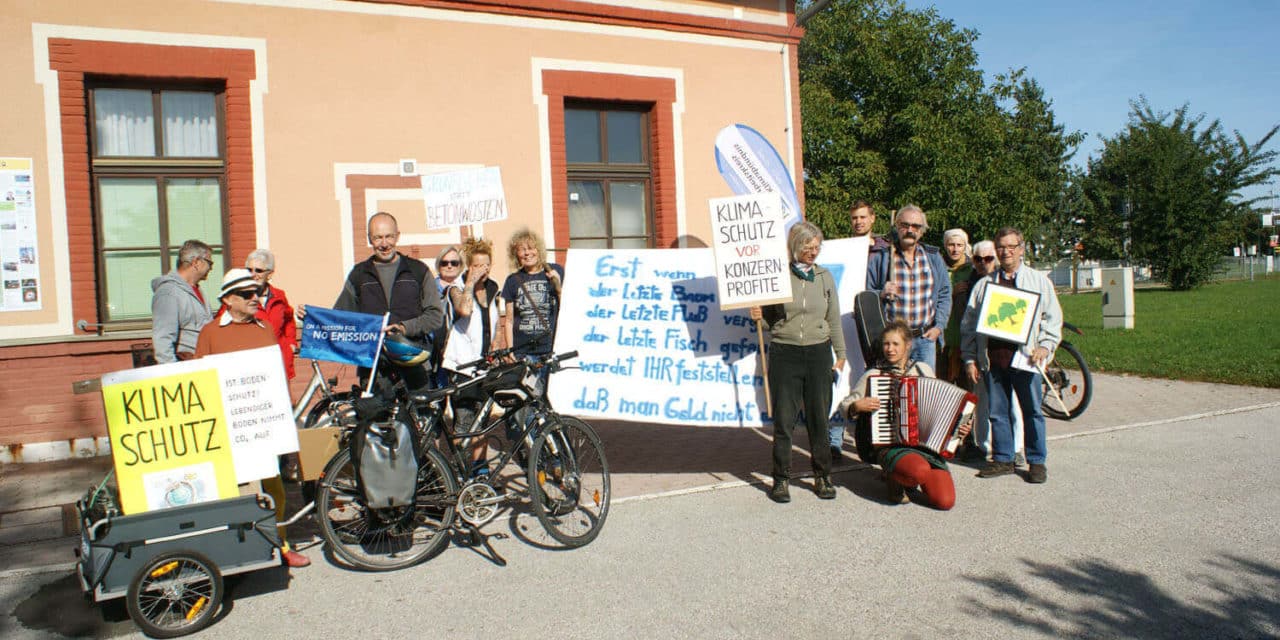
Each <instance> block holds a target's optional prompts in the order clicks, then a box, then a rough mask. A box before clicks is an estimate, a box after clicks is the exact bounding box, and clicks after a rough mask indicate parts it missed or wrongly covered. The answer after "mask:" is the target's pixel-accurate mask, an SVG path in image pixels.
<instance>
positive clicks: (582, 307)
mask: <svg viewBox="0 0 1280 640" xmlns="http://www.w3.org/2000/svg"><path fill="white" fill-rule="evenodd" d="M823 258H831V259H833V261H830V262H829V261H826V260H823ZM834 260H839V261H838V262H837V261H834ZM818 262H819V264H822V265H823V266H825V267H827V268H828V269H830V270H831V272H832V275H833V276H835V279H836V285H837V291H838V293H837V295H838V297H839V298H840V309H841V313H842V319H843V320H844V325H845V334H846V339H845V342H846V344H848V345H850V347H849V348H850V351H851V353H854V354H857V353H858V352H857V351H856V350H857V334H856V333H851V331H852V330H853V329H852V327H853V323H852V320H851V318H850V315H851V313H850V312H851V310H852V308H853V297H854V295H856V294H857V293H858V292H860V291H862V288H863V286H864V284H865V282H866V262H867V241H866V240H865V239H862V240H833V241H829V242H826V243H824V244H823V250H822V254H821V255H820V256H819V258H818ZM566 263H567V264H568V270H567V271H566V273H565V281H564V289H563V294H562V296H561V300H562V303H561V309H560V316H559V324H558V328H557V330H556V352H558V353H559V352H564V351H569V350H577V351H578V353H579V357H578V359H577V360H576V361H571V362H570V363H569V364H570V365H575V364H576V365H577V366H579V367H580V368H579V369H566V370H564V371H562V372H560V373H557V374H556V375H554V376H552V377H551V383H550V386H549V390H548V393H549V394H550V397H551V401H552V403H553V404H554V406H555V407H556V409H558V410H559V411H563V412H564V413H567V414H572V415H578V416H583V417H595V418H606V419H614V420H631V421H643V422H655V423H661V424H688V425H703V426H720V427H724V426H747V427H751V426H759V425H761V424H763V423H765V422H767V420H766V419H765V418H764V417H763V416H762V415H761V413H762V410H761V405H763V403H764V386H763V384H764V380H763V378H762V377H761V375H760V374H759V373H758V370H757V367H758V366H759V358H758V357H757V355H756V351H757V346H756V345H757V344H758V342H757V337H756V332H755V323H753V322H751V319H750V318H749V317H748V316H747V311H746V310H745V309H742V310H737V311H723V310H721V309H720V297H719V293H718V292H717V291H716V282H715V273H716V270H715V258H714V256H713V254H712V250H711V249H633V250H620V249H615V250H604V249H570V250H569V256H568V258H567V260H566ZM856 362H859V363H860V360H858V361H856ZM856 373H857V375H861V371H860V370H859V371H857V372H856ZM857 375H854V372H853V371H850V369H849V367H848V366H846V368H845V371H844V372H843V373H842V375H841V377H840V379H839V381H838V383H837V386H836V393H835V394H834V402H839V401H840V400H841V399H842V398H844V396H845V395H846V394H847V393H848V389H849V388H850V386H851V385H852V384H853V382H855V381H856V380H857ZM765 411H766V412H767V408H765ZM833 423H835V424H838V423H839V422H838V421H837V420H833Z"/></svg>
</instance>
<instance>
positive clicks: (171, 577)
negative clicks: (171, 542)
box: [125, 551, 222, 638]
mask: <svg viewBox="0 0 1280 640" xmlns="http://www.w3.org/2000/svg"><path fill="white" fill-rule="evenodd" d="M125 604H126V605H127V606H128V609H129V617H130V618H133V622H134V624H136V625H138V628H140V629H142V632H143V633H145V634H147V635H149V636H151V637H153V638H176V637H178V636H184V635H187V634H188V633H195V632H196V631H199V630H201V629H203V628H205V627H207V626H209V623H210V622H213V617H214V615H216V614H217V612H218V607H220V606H221V605H222V574H221V573H219V572H218V568H217V566H215V565H214V564H213V562H211V561H210V560H209V559H208V558H206V557H205V556H203V555H201V554H199V553H196V552H194V551H170V552H167V553H162V554H160V555H158V556H156V557H155V558H153V559H152V560H151V562H148V563H147V564H145V565H143V567H142V568H141V569H139V570H138V573H136V574H134V576H133V580H132V581H130V582H129V591H128V593H127V594H125Z"/></svg>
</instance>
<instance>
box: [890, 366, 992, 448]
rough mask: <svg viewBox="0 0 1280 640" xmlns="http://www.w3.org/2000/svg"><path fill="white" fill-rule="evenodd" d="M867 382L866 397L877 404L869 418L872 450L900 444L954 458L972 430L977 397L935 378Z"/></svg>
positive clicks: (912, 377) (905, 377)
mask: <svg viewBox="0 0 1280 640" xmlns="http://www.w3.org/2000/svg"><path fill="white" fill-rule="evenodd" d="M869 381H870V389H868V390H867V396H868V397H871V398H877V399H879V400H880V408H879V409H878V410H876V411H874V412H872V413H871V416H870V432H871V433H870V434H869V435H870V442H869V444H870V445H871V446H873V447H880V446H887V445H891V444H902V445H907V446H911V447H922V448H925V449H928V450H929V451H933V452H934V453H937V454H938V455H940V456H942V457H944V458H952V457H955V454H956V449H958V448H959V446H960V443H961V441H963V440H964V437H965V436H966V435H968V434H969V430H970V429H971V428H972V427H973V411H974V409H976V408H977V406H978V397H977V396H976V395H974V394H972V393H970V392H968V391H965V390H964V389H961V388H960V387H957V386H956V385H954V384H951V383H949V382H945V381H942V380H938V379H936V378H920V377H914V376H904V377H896V376H888V375H873V376H871V377H870V378H869Z"/></svg>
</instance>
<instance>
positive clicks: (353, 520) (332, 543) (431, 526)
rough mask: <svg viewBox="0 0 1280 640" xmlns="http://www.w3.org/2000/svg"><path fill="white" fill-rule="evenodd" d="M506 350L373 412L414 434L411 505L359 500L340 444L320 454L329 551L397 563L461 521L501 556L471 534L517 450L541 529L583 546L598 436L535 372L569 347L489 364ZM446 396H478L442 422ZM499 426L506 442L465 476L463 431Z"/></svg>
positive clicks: (492, 509) (502, 488)
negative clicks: (462, 413)
mask: <svg viewBox="0 0 1280 640" xmlns="http://www.w3.org/2000/svg"><path fill="white" fill-rule="evenodd" d="M508 353H509V350H508V351H506V352H498V353H496V354H494V355H492V356H490V357H489V358H488V359H485V360H479V361H477V362H475V363H468V364H467V365H464V366H463V367H460V368H471V367H485V369H483V370H482V372H481V371H477V375H475V376H474V377H472V378H469V379H466V380H463V381H461V382H458V383H457V384H454V385H451V386H449V387H444V388H441V389H435V390H432V391H427V392H424V393H415V394H405V393H401V394H400V395H399V397H398V399H397V400H396V401H395V402H392V403H390V406H389V407H386V408H385V409H384V413H383V415H382V418H381V420H380V421H382V420H393V421H394V420H400V421H403V422H404V423H405V424H406V425H409V426H411V427H412V430H413V433H414V434H415V438H416V439H417V450H418V451H419V452H420V455H419V459H418V475H417V485H416V493H415V496H414V504H413V506H412V507H411V508H409V507H392V508H370V507H368V506H367V505H366V504H365V503H364V500H363V497H362V496H361V494H360V491H359V488H358V483H357V482H356V474H357V473H358V470H357V469H356V468H355V465H354V464H353V462H352V460H351V455H350V451H349V450H348V448H347V447H343V448H342V449H341V450H340V451H339V452H338V454H337V455H335V456H334V457H333V459H332V460H330V461H329V464H328V465H327V466H326V467H325V472H324V475H323V478H322V480H321V484H320V488H319V492H318V494H317V497H316V512H317V518H318V519H319V521H320V524H321V528H320V529H321V535H322V537H323V538H324V539H325V542H326V543H327V544H328V545H329V548H330V549H332V550H333V552H334V554H335V555H336V556H337V557H339V558H340V559H342V560H343V561H344V562H346V563H348V564H350V565H352V566H354V567H356V568H360V569H365V570H370V571H385V570H391V569H399V568H403V567H407V566H411V565H414V564H417V563H419V562H422V561H424V560H426V559H427V558H429V557H432V556H434V555H436V554H438V553H439V552H440V551H442V550H443V548H444V546H445V545H446V544H447V542H448V533H449V532H450V531H453V530H465V531H466V532H467V533H468V534H469V535H470V537H471V540H472V541H474V542H475V543H477V544H483V545H484V546H485V547H486V549H487V550H488V551H489V553H490V554H491V555H492V557H493V559H494V562H496V563H497V564H499V565H503V564H505V563H506V562H505V560H503V559H502V558H501V557H500V556H498V554H497V553H496V552H495V551H494V550H493V548H492V547H491V546H489V544H488V542H487V540H486V539H485V538H484V536H482V535H481V534H480V527H482V526H484V525H485V524H487V523H488V522H490V521H492V520H493V518H494V517H496V516H497V514H498V512H499V505H501V504H502V503H504V502H507V501H509V500H511V499H512V497H513V493H514V492H513V491H511V490H509V487H508V486H507V482H505V481H501V480H500V479H499V477H498V476H499V472H500V471H501V470H502V469H503V468H504V467H506V465H507V464H508V463H510V462H511V461H512V460H517V459H519V458H520V457H522V456H521V454H522V453H524V456H523V457H524V458H525V462H524V467H525V471H524V475H525V478H526V479H527V482H528V488H527V493H528V496H529V499H530V503H531V505H532V511H533V513H534V515H535V517H537V519H538V521H539V523H540V524H541V525H542V527H543V528H544V529H545V530H546V531H547V533H548V534H549V535H551V537H552V538H554V539H555V540H557V541H558V542H560V543H561V544H563V545H565V546H567V547H580V546H583V545H585V544H588V543H590V542H591V541H592V540H594V539H595V538H596V537H597V536H598V535H599V532H600V529H601V527H602V526H603V525H604V522H605V519H606V518H607V516H608V509H609V499H610V484H609V467H608V462H607V460H606V458H605V455H604V448H603V445H602V444H601V442H600V438H599V436H598V435H596V433H595V431H594V429H592V428H591V426H590V425H588V424H587V423H585V422H583V421H581V420H578V419H577V418H572V417H569V416H562V415H560V414H558V413H556V412H555V411H554V410H553V409H552V407H551V406H550V403H549V402H548V401H547V398H546V395H545V385H544V384H543V380H544V379H545V377H547V376H549V375H550V374H551V373H554V372H555V371H558V370H559V369H560V367H561V363H562V362H563V361H565V360H568V359H570V358H574V357H576V356H577V353H576V352H570V353H566V354H561V355H548V356H544V357H540V358H537V359H536V360H535V361H533V362H518V363H515V364H496V361H497V359H498V358H499V357H502V356H505V355H507V354H508ZM401 389H402V387H401ZM448 398H457V399H459V400H471V401H479V402H480V403H481V408H480V410H479V411H477V412H476V413H475V418H474V420H473V421H472V424H469V425H468V424H463V425H454V426H453V428H449V427H448V426H447V425H446V424H445V422H444V419H443V418H444V403H445V400H446V399H448ZM359 404H360V403H358V405H359ZM495 407H498V408H501V409H502V410H503V412H502V414H501V415H499V416H497V417H493V416H492V413H493V410H494V408H495ZM360 409H361V407H360V406H358V407H357V410H358V411H359V410H360ZM499 427H505V428H506V429H505V430H506V432H507V433H508V443H507V445H506V447H505V448H504V449H502V450H501V452H500V453H499V455H498V456H497V458H495V459H493V460H491V461H489V463H488V466H487V467H486V470H487V471H488V473H485V474H480V475H478V476H473V474H472V473H471V463H470V460H469V458H470V451H471V443H472V441H473V440H474V439H477V438H487V437H488V436H489V435H490V434H492V433H494V432H496V431H497V430H498V428H499ZM437 442H440V443H441V444H442V445H443V447H440V446H437V444H436V443H437ZM442 448H443V450H442Z"/></svg>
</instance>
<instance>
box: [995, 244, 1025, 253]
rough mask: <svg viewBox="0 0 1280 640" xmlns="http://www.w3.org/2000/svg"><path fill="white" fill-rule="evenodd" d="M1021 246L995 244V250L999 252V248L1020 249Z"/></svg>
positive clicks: (1006, 249) (1004, 249)
mask: <svg viewBox="0 0 1280 640" xmlns="http://www.w3.org/2000/svg"><path fill="white" fill-rule="evenodd" d="M1021 248H1022V245H1021V244H998V245H996V252H1000V251H1001V250H1003V251H1016V250H1018V249H1021Z"/></svg>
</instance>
